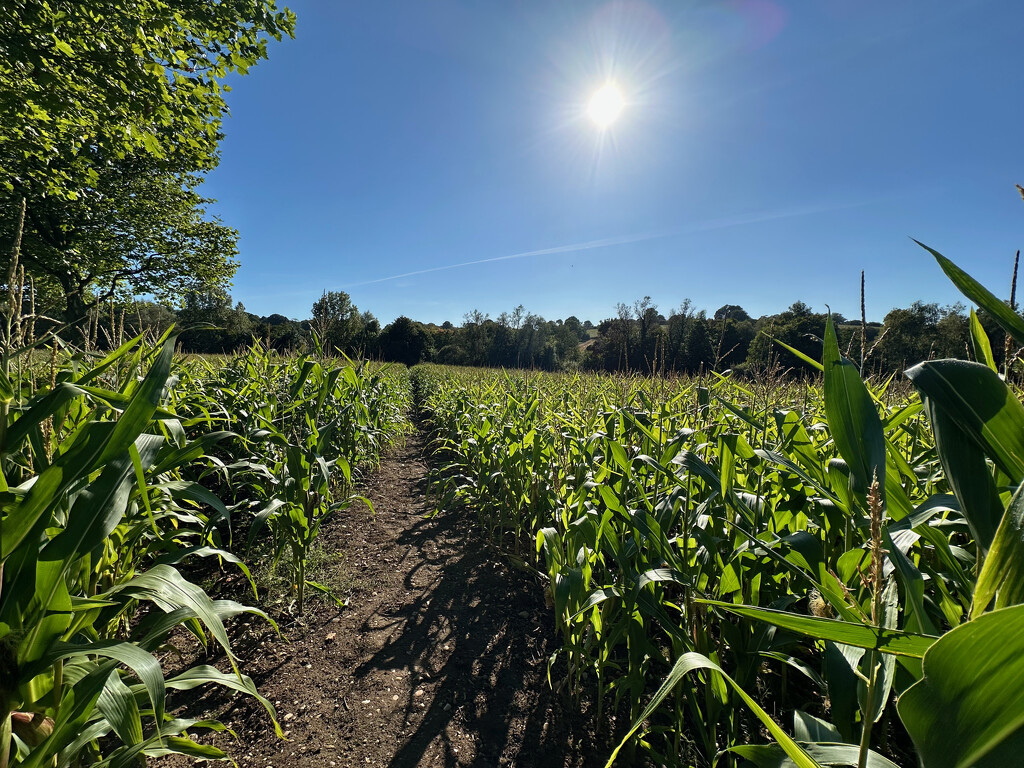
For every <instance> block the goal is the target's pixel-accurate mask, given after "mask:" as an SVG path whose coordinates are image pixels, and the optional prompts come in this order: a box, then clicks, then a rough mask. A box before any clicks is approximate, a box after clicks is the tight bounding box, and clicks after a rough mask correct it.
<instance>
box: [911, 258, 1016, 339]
mask: <svg viewBox="0 0 1024 768" xmlns="http://www.w3.org/2000/svg"><path fill="white" fill-rule="evenodd" d="M914 242H915V243H917V244H918V245H920V246H921V247H922V248H924V249H925V250H926V251H928V253H930V254H931V255H932V256H934V257H935V260H936V261H937V262H938V263H939V266H940V267H942V271H943V272H945V273H946V277H948V278H949V279H950V280H952V281H953V285H955V286H956V287H957V290H959V291H960V293H962V294H963V295H964V296H966V297H967V298H968V299H970V300H971V301H973V302H974V303H975V304H977V305H978V306H979V307H981V308H982V309H984V310H985V311H986V312H988V313H989V314H990V315H992V318H993V319H994V320H995V321H996V322H997V323H999V325H1000V327H1002V329H1003V330H1004V331H1006V332H1007V333H1009V334H1010V335H1011V336H1013V337H1014V338H1015V339H1016V340H1017V343H1018V344H1024V318H1022V317H1021V316H1020V315H1018V314H1017V313H1016V312H1014V311H1013V310H1012V309H1010V307H1009V305H1007V303H1006V302H1005V301H1003V300H1002V299H1000V298H998V297H997V296H996V295H995V294H993V293H992V292H991V291H990V290H988V288H986V287H985V286H983V285H982V284H981V283H979V282H978V281H977V280H975V279H974V278H973V277H971V276H970V275H968V274H967V273H966V272H964V271H963V270H962V269H960V267H958V266H957V265H956V264H954V263H953V262H952V261H950V260H949V259H947V258H946V257H945V256H943V255H942V254H941V253H939V252H938V251H935V250H932V249H931V248H929V247H928V246H927V245H925V244H924V243H922V242H919V241H917V240H915V241H914Z"/></svg>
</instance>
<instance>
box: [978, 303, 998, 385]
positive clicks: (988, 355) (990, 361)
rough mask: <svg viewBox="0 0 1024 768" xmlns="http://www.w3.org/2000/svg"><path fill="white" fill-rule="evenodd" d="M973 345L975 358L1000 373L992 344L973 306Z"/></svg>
mask: <svg viewBox="0 0 1024 768" xmlns="http://www.w3.org/2000/svg"><path fill="white" fill-rule="evenodd" d="M971 345H972V346H973V347H974V359H975V360H977V361H978V362H979V363H984V364H985V365H987V366H988V367H989V368H991V369H992V370H993V371H995V372H996V373H998V372H999V369H998V368H996V359H995V357H993V356H992V344H991V343H990V342H989V340H988V334H987V333H985V329H984V328H982V327H981V321H980V320H979V319H978V313H977V312H975V311H974V308H973V307H971Z"/></svg>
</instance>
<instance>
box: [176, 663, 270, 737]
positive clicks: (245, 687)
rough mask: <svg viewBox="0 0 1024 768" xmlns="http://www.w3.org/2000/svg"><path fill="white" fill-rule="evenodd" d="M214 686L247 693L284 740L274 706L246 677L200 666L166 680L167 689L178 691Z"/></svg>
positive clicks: (250, 679)
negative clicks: (263, 710) (260, 706)
mask: <svg viewBox="0 0 1024 768" xmlns="http://www.w3.org/2000/svg"><path fill="white" fill-rule="evenodd" d="M206 684H214V685H219V686H222V687H224V688H229V689H231V690H233V691H240V692H242V693H247V694H249V695H250V696H252V697H253V698H255V699H256V700H257V701H258V702H259V703H260V704H261V705H262V706H263V708H264V709H265V710H267V713H268V714H269V715H270V719H271V720H272V721H273V723H274V730H275V731H276V732H277V735H278V736H280V737H281V738H284V733H283V732H282V730H281V726H280V725H279V724H278V722H277V712H276V710H275V709H274V705H273V704H271V703H270V701H269V700H268V699H266V698H265V697H263V696H261V695H260V692H259V691H258V690H256V684H255V683H254V682H253V681H252V678H250V677H249V676H248V675H229V674H226V673H224V672H221V671H220V670H219V669H217V668H216V667H210V666H205V665H201V666H198V667H193V668H192V669H190V670H188V671H186V672H183V673H182V674H180V675H178V676H176V677H173V678H171V679H169V680H167V687H168V688H174V689H175V690H179V691H188V690H191V689H192V688H195V687H197V686H200V685H206Z"/></svg>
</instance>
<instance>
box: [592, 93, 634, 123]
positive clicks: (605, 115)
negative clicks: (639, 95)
mask: <svg viewBox="0 0 1024 768" xmlns="http://www.w3.org/2000/svg"><path fill="white" fill-rule="evenodd" d="M625 104H626V102H625V99H623V98H622V91H620V90H619V89H618V86H616V85H615V84H614V83H608V84H607V85H605V86H603V87H602V88H601V89H599V90H598V91H597V92H595V93H594V95H593V96H591V97H590V104H588V105H587V114H588V115H590V119H591V120H593V121H594V122H595V123H596V124H597V126H598V128H602V129H604V128H607V127H608V126H610V125H611V124H612V123H614V122H615V119H616V118H617V117H618V116H619V113H620V112H622V108H623V107H624V106H625Z"/></svg>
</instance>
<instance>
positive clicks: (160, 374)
mask: <svg viewBox="0 0 1024 768" xmlns="http://www.w3.org/2000/svg"><path fill="white" fill-rule="evenodd" d="M176 339H177V336H171V337H170V338H169V339H167V341H165V342H164V346H163V348H162V349H161V350H160V353H159V354H158V355H157V356H156V359H155V360H154V361H153V365H152V366H151V367H150V369H149V373H147V374H146V378H145V379H143V380H142V383H141V384H140V385H139V387H138V389H136V390H135V392H134V393H133V395H132V399H131V402H130V403H129V404H128V407H127V408H125V410H124V413H122V414H121V418H119V419H118V420H117V425H116V426H115V427H114V433H113V434H112V435H111V436H110V442H109V443H107V447H106V449H105V450H104V451H103V456H102V457H101V459H100V461H101V462H104V461H107V460H109V459H111V458H113V457H114V456H116V455H118V454H119V453H121V452H122V451H127V450H128V446H129V445H131V444H132V443H134V442H135V439H136V438H137V437H138V436H139V435H141V434H142V433H143V432H144V431H145V430H146V427H148V426H149V421H150V419H152V418H153V414H154V413H156V409H157V406H159V405H160V397H161V395H162V394H163V391H164V386H165V385H166V384H167V377H168V376H169V375H170V373H171V362H172V360H173V359H174V342H175V340H176Z"/></svg>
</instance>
